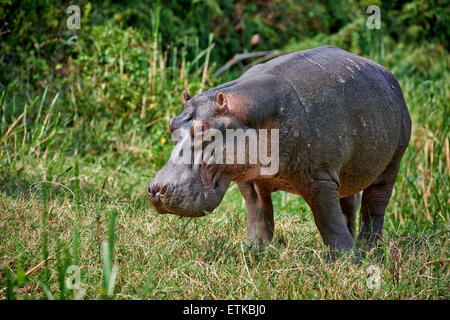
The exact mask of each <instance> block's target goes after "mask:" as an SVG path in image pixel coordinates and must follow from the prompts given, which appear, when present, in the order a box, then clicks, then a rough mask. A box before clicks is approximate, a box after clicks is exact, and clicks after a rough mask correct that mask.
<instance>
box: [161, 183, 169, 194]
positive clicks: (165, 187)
mask: <svg viewBox="0 0 450 320" xmlns="http://www.w3.org/2000/svg"><path fill="white" fill-rule="evenodd" d="M167 188H168V186H167V184H166V185H164V187H162V189H161V191H160V193H161V195H164V194H165V193H166V191H167Z"/></svg>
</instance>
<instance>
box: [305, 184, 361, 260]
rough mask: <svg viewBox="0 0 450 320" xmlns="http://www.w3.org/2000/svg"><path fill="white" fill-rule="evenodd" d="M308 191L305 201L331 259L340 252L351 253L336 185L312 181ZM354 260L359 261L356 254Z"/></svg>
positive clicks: (351, 239)
mask: <svg viewBox="0 0 450 320" xmlns="http://www.w3.org/2000/svg"><path fill="white" fill-rule="evenodd" d="M310 190H311V193H310V194H309V195H308V197H307V198H306V199H305V200H307V202H308V204H309V206H310V207H311V210H312V212H313V214H314V220H315V222H316V225H317V228H318V229H319V232H320V234H321V236H322V238H323V242H324V243H325V245H326V246H328V247H329V248H330V250H331V253H332V257H333V258H335V257H336V256H338V255H339V252H342V251H351V250H352V249H353V247H354V242H353V238H352V236H351V234H350V232H349V230H348V228H347V225H346V223H345V219H344V216H343V215H342V211H341V205H340V202H339V194H338V186H337V184H336V183H335V182H334V181H328V180H326V181H324V180H320V181H317V180H314V181H312V182H311V188H310ZM356 260H357V261H358V260H359V254H358V253H356Z"/></svg>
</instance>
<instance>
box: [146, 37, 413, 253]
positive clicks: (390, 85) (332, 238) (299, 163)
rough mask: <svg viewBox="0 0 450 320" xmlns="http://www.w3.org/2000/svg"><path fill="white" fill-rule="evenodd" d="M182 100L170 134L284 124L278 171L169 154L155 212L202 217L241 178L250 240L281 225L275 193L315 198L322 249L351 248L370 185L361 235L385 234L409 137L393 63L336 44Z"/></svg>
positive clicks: (152, 195)
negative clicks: (183, 161) (184, 161)
mask: <svg viewBox="0 0 450 320" xmlns="http://www.w3.org/2000/svg"><path fill="white" fill-rule="evenodd" d="M185 101H186V103H185V109H184V111H183V112H182V113H181V115H179V116H178V117H176V118H174V119H172V121H171V125H170V127H171V130H172V131H173V130H174V129H177V128H181V127H183V128H187V129H188V130H189V129H190V127H191V126H192V125H193V123H194V122H195V121H200V120H201V121H203V122H202V123H204V124H205V126H206V127H213V128H217V129H220V130H225V128H244V129H245V128H253V129H261V128H266V129H270V128H278V129H280V139H279V143H280V144H279V150H280V158H279V162H280V164H279V171H278V173H277V174H275V175H273V176H269V177H267V176H264V177H262V176H259V175H258V172H259V171H258V170H257V169H258V167H259V165H212V166H206V165H200V166H189V165H175V164H174V163H173V162H171V160H169V162H168V163H167V164H166V165H165V166H164V168H163V169H162V170H161V171H159V172H158V173H157V174H156V176H155V178H154V180H153V181H152V182H151V184H150V185H149V189H148V195H149V199H150V202H151V203H152V205H153V206H154V207H155V208H156V210H157V211H158V212H160V213H164V212H169V213H173V214H178V215H182V216H191V217H193V216H201V215H203V214H204V213H205V211H208V212H210V211H212V210H213V209H214V208H215V207H217V205H218V204H219V203H220V201H221V200H222V198H223V196H224V193H225V191H226V189H227V187H228V184H229V183H230V181H235V182H237V184H238V187H239V189H240V191H241V193H242V195H243V197H244V199H245V202H246V206H247V211H248V218H247V224H248V228H247V235H248V238H249V239H250V240H251V241H254V240H258V241H262V242H263V243H267V242H268V241H270V240H271V239H272V237H273V231H274V220H273V208H272V201H271V197H270V195H271V193H272V192H274V191H277V190H285V191H287V192H291V193H294V194H298V195H301V196H302V197H303V198H304V199H305V201H306V202H307V203H308V205H309V206H310V208H311V210H312V212H313V215H314V219H315V222H316V225H317V227H318V229H319V232H320V234H321V235H322V238H323V241H324V243H325V245H327V246H328V247H329V248H331V249H332V251H334V252H336V251H349V250H351V249H352V248H353V247H354V240H353V238H354V234H355V230H354V228H355V214H356V208H357V206H358V204H359V201H360V198H361V197H360V193H359V192H360V191H363V193H362V205H361V212H360V215H361V228H360V232H359V236H358V237H359V239H376V238H379V237H381V233H382V228H383V221H384V214H385V209H386V206H387V204H388V202H389V200H390V197H391V193H392V188H393V185H394V182H395V179H396V177H397V174H398V170H399V165H400V160H401V158H402V156H403V154H404V151H405V149H406V147H407V146H408V143H409V139H410V135H411V120H410V116H409V112H408V108H407V106H406V103H405V101H404V98H403V95H402V92H401V89H400V86H399V83H398V81H397V80H396V78H395V77H394V76H393V75H392V74H391V73H390V72H389V71H388V70H387V69H385V68H384V67H382V66H380V65H378V64H376V63H375V62H372V61H370V60H367V59H365V58H362V57H359V56H356V55H354V54H351V53H349V52H347V51H344V50H341V49H339V48H335V47H330V46H326V47H319V48H315V49H311V50H306V51H300V52H296V53H291V54H287V55H284V56H281V57H278V58H276V59H273V60H271V61H269V62H267V63H264V64H260V65H256V66H255V67H253V68H251V69H250V70H249V71H247V72H246V73H245V74H243V75H242V76H241V77H240V78H238V79H237V80H234V81H231V82H228V83H225V84H223V85H220V86H218V87H216V88H213V89H211V90H209V91H206V92H204V93H201V94H198V95H196V96H194V97H193V98H190V97H188V96H187V95H185ZM165 186H168V187H166V188H165Z"/></svg>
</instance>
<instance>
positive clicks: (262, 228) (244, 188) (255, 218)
mask: <svg viewBox="0 0 450 320" xmlns="http://www.w3.org/2000/svg"><path fill="white" fill-rule="evenodd" d="M238 187H239V190H240V191H241V193H242V196H243V197H244V199H245V205H246V207H247V244H248V245H252V246H254V247H258V248H259V247H267V246H268V245H269V243H270V241H271V240H272V238H273V229H274V221H273V207H272V198H271V197H270V194H271V191H270V189H268V188H266V187H265V186H264V185H262V184H258V183H256V182H243V183H238Z"/></svg>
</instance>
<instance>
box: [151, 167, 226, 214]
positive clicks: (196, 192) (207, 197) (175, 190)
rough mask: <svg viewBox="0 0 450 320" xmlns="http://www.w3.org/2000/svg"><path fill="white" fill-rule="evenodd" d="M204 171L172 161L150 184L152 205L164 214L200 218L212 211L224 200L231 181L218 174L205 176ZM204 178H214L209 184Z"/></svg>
mask: <svg viewBox="0 0 450 320" xmlns="http://www.w3.org/2000/svg"><path fill="white" fill-rule="evenodd" d="M192 167H194V168H192ZM205 170H206V169H204V168H201V166H199V165H197V166H188V165H180V164H174V163H173V162H170V161H169V162H168V163H167V164H166V165H165V166H164V167H163V168H162V169H161V170H160V171H158V172H157V173H156V176H155V178H154V179H153V180H152V181H151V182H150V184H149V185H148V188H147V195H148V198H149V200H150V203H151V204H152V206H153V207H154V208H155V209H156V211H157V212H158V213H161V214H162V213H172V214H176V215H179V216H185V217H201V216H204V215H205V214H206V213H208V212H212V211H213V210H214V209H215V208H216V207H217V206H218V205H219V204H220V202H221V201H222V198H223V196H224V195H225V192H226V189H227V187H228V184H229V180H228V179H226V178H224V177H220V175H219V174H218V173H216V174H215V175H211V174H205V172H204V171H205ZM202 171H203V172H202ZM202 175H203V177H202ZM205 176H207V177H211V179H207V180H209V182H210V183H207V184H205Z"/></svg>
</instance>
